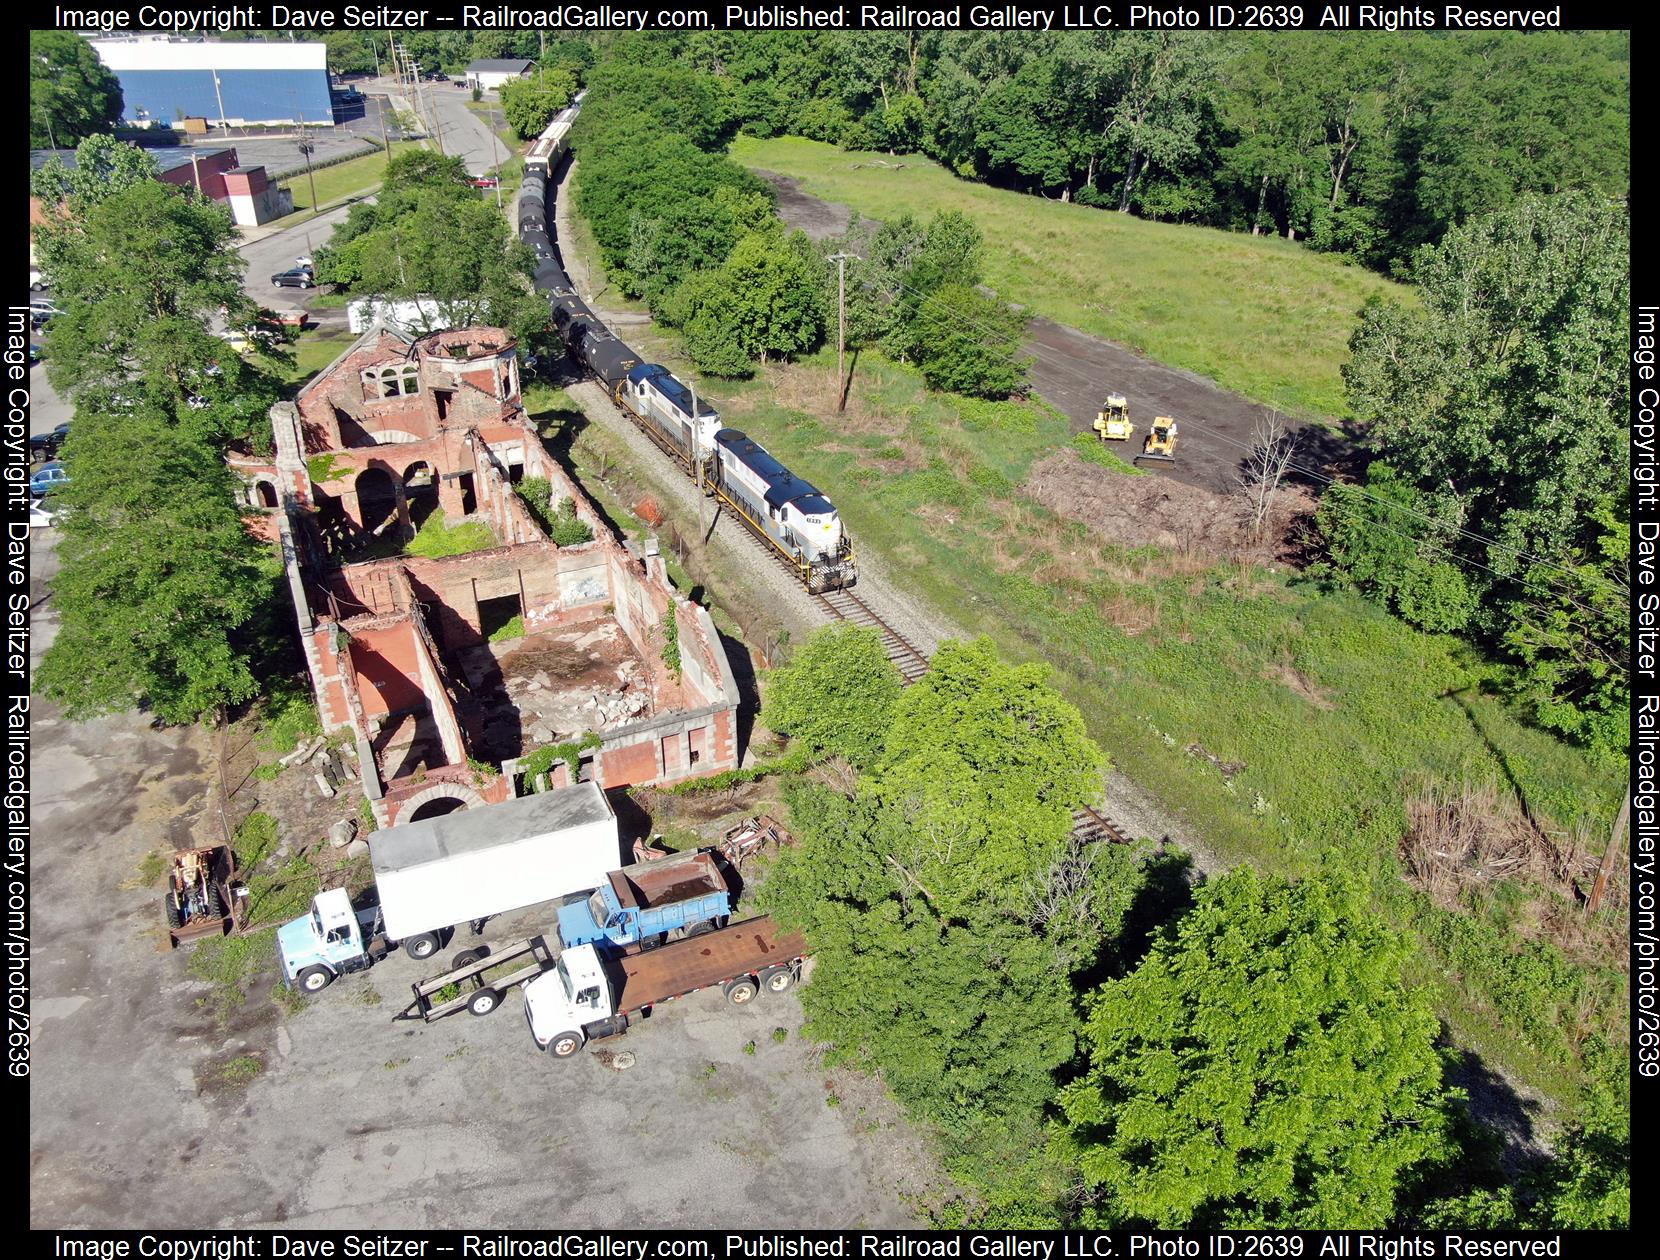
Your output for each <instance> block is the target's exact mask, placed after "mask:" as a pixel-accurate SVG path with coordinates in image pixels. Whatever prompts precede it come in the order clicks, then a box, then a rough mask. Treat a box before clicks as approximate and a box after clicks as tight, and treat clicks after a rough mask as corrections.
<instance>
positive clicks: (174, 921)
mask: <svg viewBox="0 0 1660 1260" xmlns="http://www.w3.org/2000/svg"><path fill="white" fill-rule="evenodd" d="M161 912H162V913H163V914H165V915H166V916H167V926H168V927H170V928H176V927H183V926H184V912H183V911H181V910H180V909H179V899H178V898H177V897H175V896H174V895H173V894H172V893H168V894H167V896H165V897H163V898H162V899H161Z"/></svg>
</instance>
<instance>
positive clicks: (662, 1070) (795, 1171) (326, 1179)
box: [29, 535, 931, 1228]
mask: <svg viewBox="0 0 1660 1260" xmlns="http://www.w3.org/2000/svg"><path fill="white" fill-rule="evenodd" d="M32 550H33V555H32V558H31V563H32V565H33V566H34V568H33V572H32V579H33V583H32V584H33V586H34V588H35V597H36V600H37V609H36V616H35V622H34V629H35V639H34V645H33V652H34V659H35V662H36V663H37V664H38V661H39V655H40V653H41V652H42V651H44V649H45V648H46V647H47V646H48V645H49V644H50V642H51V639H52V637H53V635H54V634H55V631H56V617H55V615H54V612H53V609H52V604H51V601H50V598H49V596H48V591H47V587H46V583H47V582H48V581H49V580H50V577H51V575H52V573H53V572H55V555H54V547H53V545H52V542H51V540H50V535H37V537H36V539H35V540H34V546H33V548H32ZM42 597H46V598H45V602H44V604H41V603H40V602H39V601H40V600H41V599H42ZM34 723H35V725H34V754H35V755H34V764H33V767H32V770H33V777H32V790H33V804H34V817H33V824H34V825H33V831H32V836H31V840H32V852H31V861H32V872H31V873H32V879H33V906H34V914H35V922H34V942H33V948H34V964H33V976H32V983H33V987H34V992H33V1003H32V1013H33V1016H34V1020H35V1043H34V1077H33V1080H32V1081H31V1086H30V1117H29V1168H30V1173H29V1221H30V1224H31V1226H33V1227H36V1228H50V1227H65V1226H79V1227H92V1228H99V1227H139V1226H149V1227H154V1226H162V1225H167V1226H176V1227H213V1226H221V1227H225V1226H238V1225H249V1226H251V1225H260V1224H275V1223H279V1222H280V1223H284V1224H287V1225H290V1226H315V1227H323V1226H341V1227H343V1226H358V1227H367V1226H384V1227H432V1226H460V1225H467V1226H473V1227H477V1226H480V1225H483V1224H485V1223H486V1222H488V1223H490V1224H499V1225H502V1226H555V1225H559V1226H621V1225H630V1226H642V1227H646V1226H657V1227H669V1226H748V1227H761V1226H767V1227H771V1226H780V1227H782V1226H847V1225H870V1226H904V1225H910V1224H914V1223H915V1219H914V1217H913V1214H912V1212H911V1210H910V1209H909V1208H908V1207H907V1206H906V1202H907V1200H906V1198H905V1196H906V1195H907V1194H920V1195H926V1194H928V1193H930V1192H931V1191H930V1187H929V1186H928V1185H927V1184H926V1183H925V1182H924V1180H923V1177H924V1173H923V1172H921V1171H919V1170H924V1169H926V1168H928V1167H929V1166H930V1164H929V1161H928V1159H927V1157H926V1153H925V1150H924V1149H923V1147H922V1145H921V1144H920V1142H919V1140H918V1139H917V1138H916V1137H915V1135H914V1134H913V1133H912V1131H911V1130H910V1129H909V1128H908V1127H907V1126H905V1125H904V1124H903V1122H902V1121H900V1120H899V1119H898V1117H897V1116H896V1114H895V1112H894V1109H893V1107H892V1105H891V1104H890V1103H888V1102H887V1101H885V1100H884V1099H883V1098H882V1097H881V1095H880V1090H879V1086H877V1085H876V1084H875V1083H873V1082H870V1081H868V1080H864V1079H862V1078H856V1077H850V1076H847V1075H845V1074H842V1073H833V1072H832V1073H827V1072H826V1071H825V1070H824V1069H823V1068H822V1067H821V1066H820V1064H819V1062H818V1056H817V1053H816V1051H815V1050H814V1048H813V1047H811V1046H809V1045H808V1044H806V1043H804V1042H803V1041H802V1040H801V1039H800V1037H799V1035H798V1032H797V1030H798V1028H799V1025H800V1019H801V1015H800V1007H799V1004H798V1002H797V1001H796V999H795V997H794V995H793V994H786V995H783V996H769V997H766V998H763V999H762V1000H761V1001H760V1002H757V1003H756V1004H755V1005H754V1006H752V1007H748V1008H732V1007H730V1006H728V1005H727V1004H726V1003H725V1002H724V1001H723V1000H722V998H721V996H720V994H719V993H718V992H714V993H704V994H698V995H694V996H693V997H691V998H688V999H686V1000H684V1001H681V1002H674V1003H670V1004H667V1005H665V1006H664V1007H662V1008H661V1009H660V1010H659V1012H658V1013H657V1014H656V1016H655V1017H654V1018H653V1019H651V1020H649V1021H646V1022H645V1023H643V1024H641V1025H639V1026H638V1027H637V1028H636V1029H635V1030H633V1031H631V1032H630V1033H629V1034H628V1035H627V1036H626V1037H624V1038H621V1039H617V1040H612V1041H605V1042H598V1043H595V1044H594V1045H593V1046H592V1047H591V1048H590V1049H589V1050H588V1051H586V1052H584V1053H583V1054H581V1055H580V1056H578V1057H577V1058H576V1059H574V1060H572V1061H570V1062H565V1063H559V1062H557V1061H552V1060H548V1059H546V1058H545V1057H544V1056H542V1055H540V1054H538V1053H537V1052H536V1051H535V1049H534V1047H533V1045H532V1043H531V1041H530V1037H529V1033H528V1032H527V1031H526V1029H525V1026H524V1023H523V1020H522V1017H521V1015H520V1008H521V1004H520V1001H519V999H518V998H516V997H511V998H509V999H508V1001H506V1002H505V1003H504V1004H503V1009H502V1010H501V1011H500V1012H498V1013H497V1014H496V1015H495V1016H493V1017H491V1018H487V1019H474V1018H472V1017H470V1016H466V1015H459V1016H455V1017H452V1018H451V1019H449V1020H445V1021H442V1022H440V1023H437V1024H434V1025H431V1026H427V1025H424V1024H421V1023H418V1022H417V1023H413V1024H411V1023H394V1022H393V1021H392V1019H391V1016H392V1014H393V1013H394V1012H395V1011H397V1010H399V1009H401V1008H402V1007H403V1005H404V1004H405V1002H406V1001H407V999H408V995H409V988H408V986H409V984H410V983H411V982H412V981H414V980H416V979H419V978H422V977H423V976H424V975H427V974H431V971H430V964H428V965H427V966H423V965H421V964H418V963H416V962H414V961H413V960H412V959H409V958H407V957H405V956H404V955H402V954H397V955H394V956H393V957H392V958H390V959H389V960H387V961H386V962H385V963H383V964H381V965H380V966H379V967H377V968H375V969H374V970H372V971H370V972H369V973H367V974H364V975H360V976H356V977H352V978H349V979H347V980H344V981H341V982H340V983H338V984H336V985H335V986H334V987H332V988H330V989H328V990H326V991H324V992H323V993H322V994H319V995H317V996H316V997H314V998H312V999H310V1000H308V1001H307V1003H306V1004H305V1006H304V1007H303V1008H302V1009H301V1010H300V1011H299V1012H298V1013H297V1014H292V1015H290V1014H285V1013H283V1011H282V1010H281V1009H280V1008H279V1007H278V1006H277V1005H276V1004H275V1003H273V1002H272V1001H271V1000H270V999H269V996H268V993H269V984H270V981H271V980H272V979H274V976H275V961H274V960H273V962H272V965H271V970H270V971H269V972H268V973H267V977H268V978H267V979H266V980H265V981H263V982H262V983H261V985H260V986H258V987H257V988H256V990H255V992H254V993H253V994H252V995H251V996H250V998H249V1000H248V1002H247V1004H246V1005H245V1006H243V1007H240V1008H237V1009H234V1010H232V1012H231V1013H230V1015H229V1016H228V1018H226V1019H225V1020H224V1021H223V1022H222V1021H221V1020H220V1019H219V1017H217V1016H216V1015H215V1013H214V1011H213V1010H212V1007H211V1003H210V1001H209V998H210V990H209V988H208V986H207V985H206V984H205V983H203V982H201V981H198V980H195V979H193V978H192V977H190V975H189V974H188V972H187V961H188V947H187V949H186V950H185V951H180V952H178V953H170V952H168V950H167V947H166V944H165V938H164V935H163V933H162V930H161V926H162V924H161V913H160V906H159V905H158V901H159V899H160V889H159V888H158V887H156V886H153V885H152V886H142V885H138V881H136V880H134V879H133V878H132V877H133V875H134V873H135V872H136V870H137V868H138V866H139V863H140V861H141V860H142V858H143V856H144V855H145V854H146V853H147V852H150V851H152V850H154V849H156V848H166V847H172V846H179V845H186V844H190V843H193V842H195V843H206V842H211V840H212V839H213V838H214V837H213V825H212V822H211V817H210V815H209V813H208V811H207V801H208V796H207V790H208V784H209V781H210V777H211V774H212V769H213V760H212V753H211V741H210V739H209V737H208V735H207V734H206V732H204V731H201V730H197V729H187V730H160V731H158V730H154V729H152V728H151V727H150V725H149V723H148V722H147V721H146V720H145V719H143V718H142V717H140V716H138V715H134V714H126V715H120V716H116V717H110V718H102V719H98V720H96V721H93V722H87V723H79V724H72V723H69V722H67V721H65V720H64V719H63V718H62V716H61V715H60V714H59V713H58V711H57V710H56V708H55V707H54V706H52V705H50V704H48V703H46V702H44V701H38V700H37V702H36V704H35V707H34ZM290 839H291V841H292V842H295V843H301V844H306V843H316V842H317V840H318V838H317V837H291V838H290ZM135 885H137V886H135ZM542 926H544V920H543V918H542V917H541V916H539V915H538V914H536V913H535V912H532V911H527V912H521V913H520V914H519V915H517V916H512V917H508V918H504V919H503V920H500V921H497V922H494V923H492V924H491V926H490V929H489V931H488V934H487V935H488V938H489V939H491V940H495V941H505V940H511V939H513V937H512V935H510V934H511V933H513V932H514V931H515V930H516V929H518V930H521V931H523V932H529V931H532V930H535V929H537V928H539V927H542ZM463 943H464V942H463ZM459 947H460V946H459V945H458V946H457V948H459ZM446 957H447V955H446ZM775 1028H783V1029H786V1030H787V1032H786V1036H785V1039H784V1040H783V1041H782V1042H779V1041H775V1040H774V1039H773V1029H775ZM750 1042H753V1043H754V1051H753V1053H745V1046H746V1044H747V1043H750ZM623 1049H626V1050H629V1051H631V1052H632V1053H633V1054H634V1056H635V1057H636V1059H637V1063H636V1065H635V1066H634V1067H633V1068H632V1069H631V1070H628V1071H618V1070H616V1069H615V1068H613V1067H610V1066H608V1065H607V1064H608V1061H609V1057H610V1052H615V1051H620V1050H623ZM250 1063H251V1064H252V1065H253V1066H252V1068H251V1070H249V1071H248V1072H247V1074H249V1075H251V1076H252V1079H251V1080H244V1081H241V1082H240V1083H238V1081H237V1080H236V1079H235V1077H236V1073H235V1071H234V1068H233V1066H232V1065H233V1064H239V1065H240V1066H241V1067H243V1068H244V1069H249V1064H250ZM228 1071H229V1073H230V1075H229V1076H227V1072H228ZM832 1095H833V1096H835V1097H836V1098H837V1099H838V1100H839V1101H840V1105H839V1106H837V1105H830V1103H829V1099H830V1098H831V1097H832Z"/></svg>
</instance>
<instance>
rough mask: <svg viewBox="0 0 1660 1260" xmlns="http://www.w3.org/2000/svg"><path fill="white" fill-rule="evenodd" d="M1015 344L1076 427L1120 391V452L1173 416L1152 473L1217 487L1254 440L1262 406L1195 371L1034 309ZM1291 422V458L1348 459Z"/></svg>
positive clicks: (783, 190) (794, 207)
mask: <svg viewBox="0 0 1660 1260" xmlns="http://www.w3.org/2000/svg"><path fill="white" fill-rule="evenodd" d="M755 173H756V174H757V175H760V176H761V177H762V178H764V179H765V180H767V182H768V183H770V184H771V185H772V186H773V188H774V189H776V190H777V193H778V213H779V215H780V217H782V218H783V220H784V222H785V223H787V224H788V225H789V226H791V227H793V228H799V229H801V230H802V231H803V232H805V233H806V234H807V235H808V236H809V237H811V238H813V239H814V240H824V239H826V238H828V237H831V236H837V235H840V234H841V233H843V232H845V231H847V227H848V224H849V222H850V221H851V219H852V213H851V211H850V210H849V209H848V207H846V206H843V205H838V204H836V203H833V202H827V201H822V200H820V199H819V198H817V197H813V196H811V195H809V194H808V193H805V192H803V191H802V190H801V188H800V186H799V185H798V183H797V182H796V181H795V180H794V179H792V178H791V177H789V176H787V175H779V174H777V173H776V172H773V171H762V170H758V171H756V172H755ZM867 221H868V222H875V220H867ZM1022 349H1023V350H1024V351H1025V353H1026V354H1027V355H1028V356H1030V357H1031V360H1032V368H1031V380H1032V385H1033V387H1034V389H1035V390H1036V391H1037V393H1038V394H1040V395H1041V396H1042V397H1043V398H1044V399H1045V400H1046V401H1048V402H1050V403H1052V404H1054V405H1055V406H1056V407H1058V408H1060V410H1061V411H1063V412H1065V413H1066V415H1067V416H1068V417H1070V419H1071V420H1072V428H1073V431H1074V432H1078V433H1084V432H1088V431H1089V430H1090V426H1091V425H1092V424H1093V423H1094V421H1095V415H1096V412H1097V410H1098V409H1099V408H1100V406H1101V400H1102V399H1103V398H1104V397H1105V396H1106V395H1107V394H1108V393H1109V392H1112V393H1119V394H1123V395H1124V397H1125V399H1126V400H1127V401H1128V402H1129V405H1130V418H1131V419H1132V420H1133V421H1134V422H1135V425H1136V432H1135V437H1134V439H1133V440H1132V441H1130V442H1122V443H1114V444H1113V446H1114V449H1115V450H1117V451H1119V452H1120V453H1122V454H1123V456H1124V458H1126V459H1129V458H1130V457H1131V456H1132V455H1134V453H1135V452H1136V451H1137V450H1139V449H1140V445H1141V439H1142V438H1143V437H1145V436H1146V433H1147V426H1148V424H1149V423H1150V422H1151V421H1152V419H1153V418H1154V417H1155V416H1172V417H1174V418H1175V419H1176V421H1177V425H1178V435H1177V444H1176V462H1175V463H1174V464H1163V463H1160V464H1151V463H1149V464H1146V465H1144V467H1145V468H1146V469H1147V470H1148V471H1149V472H1152V473H1154V474H1155V475H1156V476H1160V477H1171V478H1174V479H1175V480H1177V481H1181V482H1185V483H1186V484H1188V485H1191V486H1198V487H1200V488H1202V489H1205V490H1212V491H1215V492H1217V493H1220V494H1227V493H1230V492H1231V491H1232V490H1233V489H1234V488H1235V486H1236V485H1237V483H1238V476H1239V472H1240V468H1241V461H1243V460H1244V459H1245V457H1246V455H1247V453H1248V452H1249V450H1250V448H1251V431H1252V428H1253V427H1254V426H1255V425H1256V423H1257V421H1258V419H1259V418H1260V417H1262V416H1263V415H1264V414H1266V412H1267V410H1268V409H1267V408H1265V407H1263V406H1261V405H1259V404H1257V403H1253V402H1251V401H1250V400H1249V399H1247V398H1242V397H1240V396H1239V395H1238V394H1233V393H1229V392H1228V391H1227V390H1225V389H1223V388H1222V387H1221V386H1219V385H1217V384H1215V383H1214V382H1212V381H1208V380H1206V379H1205V378H1204V377H1202V376H1199V375H1196V374H1195V373H1192V372H1184V371H1182V370H1181V369H1179V368H1172V367H1166V366H1165V365H1164V364H1162V363H1156V362H1154V361H1153V360H1151V359H1147V358H1144V357H1142V356H1141V355H1139V354H1136V353H1135V352H1134V351H1133V350H1131V349H1129V348H1128V347H1126V346H1121V345H1118V344H1117V343H1116V342H1111V341H1106V340H1103V339H1102V338H1100V337H1093V336H1091V335H1090V334H1088V333H1085V332H1080V331H1079V330H1078V329H1076V328H1069V327H1067V326H1066V325H1064V324H1057V323H1054V322H1053V321H1051V320H1047V319H1044V318H1043V317H1041V316H1035V317H1034V318H1033V319H1032V322H1031V323H1030V324H1029V325H1028V326H1027V329H1026V339H1025V343H1024V345H1023V346H1022ZM1290 427H1291V430H1292V432H1294V433H1296V434H1297V435H1298V437H1297V441H1298V449H1299V452H1300V453H1299V455H1298V463H1299V464H1301V465H1302V466H1303V467H1305V468H1308V469H1311V470H1313V471H1315V472H1318V473H1322V474H1324V475H1328V476H1329V475H1330V472H1331V471H1332V470H1333V469H1349V468H1351V466H1352V465H1353V462H1354V452H1353V450H1352V449H1351V446H1350V443H1349V442H1348V441H1347V440H1346V439H1344V438H1342V437H1341V436H1339V435H1338V434H1335V433H1333V432H1332V431H1331V430H1329V429H1325V428H1322V427H1320V426H1318V425H1308V424H1292V425H1291V426H1290Z"/></svg>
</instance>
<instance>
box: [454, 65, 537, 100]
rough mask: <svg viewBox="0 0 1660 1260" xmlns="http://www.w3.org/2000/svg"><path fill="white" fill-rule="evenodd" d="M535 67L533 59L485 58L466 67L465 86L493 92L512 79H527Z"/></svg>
mask: <svg viewBox="0 0 1660 1260" xmlns="http://www.w3.org/2000/svg"><path fill="white" fill-rule="evenodd" d="M535 68H536V63H535V62H534V61H503V60H499V59H495V58H485V59H484V60H483V61H475V62H473V63H472V64H471V65H469V66H468V67H467V86H468V87H476V88H483V89H484V90H485V91H486V92H493V91H495V90H496V89H497V88H499V87H500V86H501V85H502V84H503V83H507V82H508V81H510V80H512V79H528V78H529V77H530V72H531V71H532V70H534V69H535Z"/></svg>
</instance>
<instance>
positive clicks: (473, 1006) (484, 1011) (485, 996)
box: [467, 989, 501, 1015]
mask: <svg viewBox="0 0 1660 1260" xmlns="http://www.w3.org/2000/svg"><path fill="white" fill-rule="evenodd" d="M500 1005H501V994H499V993H497V992H496V991H495V990H494V989H480V990H479V991H478V992H477V993H475V994H473V996H472V997H470V998H468V999H467V1010H468V1011H469V1012H471V1013H472V1014H474V1015H488V1014H489V1013H490V1012H491V1011H493V1010H495V1009H496V1007H498V1006H500Z"/></svg>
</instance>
